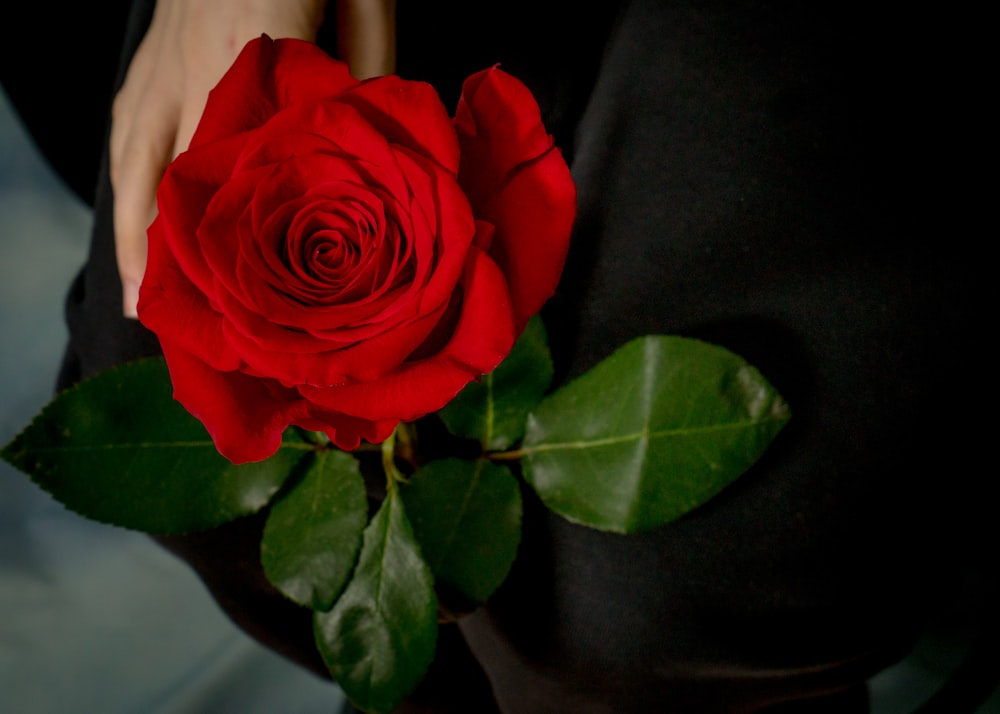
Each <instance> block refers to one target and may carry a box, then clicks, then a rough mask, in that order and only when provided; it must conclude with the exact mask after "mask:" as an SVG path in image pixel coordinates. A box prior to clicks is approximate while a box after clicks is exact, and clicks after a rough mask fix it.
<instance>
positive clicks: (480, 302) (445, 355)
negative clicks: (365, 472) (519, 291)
mask: <svg viewBox="0 0 1000 714" xmlns="http://www.w3.org/2000/svg"><path fill="white" fill-rule="evenodd" d="M464 287H465V297H464V301H463V304H462V312H461V315H460V317H459V319H458V323H457V324H456V326H455V331H454V333H453V334H452V336H451V339H450V340H449V342H448V343H447V344H446V345H445V346H444V348H443V349H442V350H441V351H440V352H438V353H437V354H435V355H433V356H431V357H427V358H425V359H420V360H415V361H413V362H409V363H404V364H403V366H402V367H401V368H400V369H399V370H398V371H397V372H395V373H392V374H390V375H389V376H387V377H385V378H384V379H380V380H377V381H373V382H369V383H364V384H352V385H347V386H344V387H334V388H329V389H324V388H322V387H311V386H301V387H299V392H300V393H301V394H302V395H303V396H304V397H306V398H307V399H308V400H310V401H312V402H314V403H316V404H319V405H323V406H327V407H330V408H333V409H337V410H338V411H342V412H344V413H347V414H353V415H356V416H359V417H363V418H366V419H372V420H381V419H389V418H398V419H402V420H403V421H410V420H413V419H417V418H419V417H421V416H424V415H425V414H429V413H431V412H433V411H436V410H438V409H440V408H441V407H443V406H444V405H445V404H447V403H448V402H450V401H451V400H452V399H453V398H454V397H455V395H456V394H458V392H459V391H461V389H462V388H463V387H464V386H465V385H466V384H468V383H469V382H471V381H472V380H473V379H476V378H478V377H480V376H481V375H483V374H486V373H487V372H490V371H492V370H493V369H494V368H495V367H496V366H497V365H498V364H500V362H501V361H502V360H503V359H504V357H506V356H507V354H508V353H509V352H510V348H511V346H512V345H513V344H514V321H513V315H512V313H511V308H510V301H509V300H510V298H509V294H508V291H507V284H506V281H505V280H504V276H503V274H502V273H501V272H500V270H499V268H497V265H496V263H494V262H493V260H492V259H490V257H489V256H487V255H486V254H485V253H483V252H482V251H480V250H479V249H477V248H472V249H471V250H470V252H469V263H468V266H467V270H466V274H465V279H464Z"/></svg>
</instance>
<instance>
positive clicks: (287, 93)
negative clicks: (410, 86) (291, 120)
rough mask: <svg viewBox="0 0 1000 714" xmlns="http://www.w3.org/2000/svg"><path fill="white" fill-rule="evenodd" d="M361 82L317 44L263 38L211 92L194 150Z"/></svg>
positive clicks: (251, 44)
mask: <svg viewBox="0 0 1000 714" xmlns="http://www.w3.org/2000/svg"><path fill="white" fill-rule="evenodd" d="M357 83H358V81H357V80H356V79H354V78H353V77H351V75H350V72H348V70H347V64H346V63H344V62H340V61H339V60H335V59H334V58H332V57H330V56H329V55H328V54H326V53H325V52H324V51H323V50H321V49H320V48H319V47H317V46H316V45H315V44H313V43H311V42H306V41H305V40H296V39H291V38H282V39H279V40H272V39H271V38H270V37H268V36H267V35H261V36H260V37H259V38H257V39H254V40H251V41H250V42H248V43H247V44H246V45H245V46H244V47H243V49H242V50H241V51H240V54H239V55H238V56H237V57H236V60H235V61H234V62H233V65H232V66H231V67H230V68H229V70H228V71H227V72H226V74H225V75H223V77H222V79H221V80H220V81H219V83H218V84H217V85H216V86H215V88H214V89H213V90H212V91H211V92H210V93H209V95H208V101H207V103H206V105H205V111H204V113H203V115H202V118H201V121H200V122H199V124H198V127H197V128H196V129H195V133H194V136H193V137H192V139H191V146H192V147H194V146H199V145H201V144H205V143H208V142H211V141H215V140H216V139H219V138H223V137H227V136H232V135H233V134H238V133H240V132H243V131H246V130H248V129H253V128H255V127H258V126H260V125H261V124H263V123H264V122H266V121H267V120H268V119H269V118H270V117H271V116H273V115H274V114H275V113H276V112H278V111H280V110H281V109H282V108H283V107H286V106H288V105H289V104H294V103H296V102H303V101H309V100H315V99H322V98H325V97H335V96H337V95H338V94H340V93H341V92H343V91H344V90H345V89H348V88H349V87H353V86H355V85H356V84H357Z"/></svg>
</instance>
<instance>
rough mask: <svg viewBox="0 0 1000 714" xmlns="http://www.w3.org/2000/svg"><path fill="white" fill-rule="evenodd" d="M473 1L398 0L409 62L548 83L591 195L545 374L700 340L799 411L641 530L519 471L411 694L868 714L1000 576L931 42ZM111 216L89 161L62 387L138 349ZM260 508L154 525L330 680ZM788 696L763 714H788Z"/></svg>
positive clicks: (548, 110)
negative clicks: (620, 530) (632, 346)
mask: <svg viewBox="0 0 1000 714" xmlns="http://www.w3.org/2000/svg"><path fill="white" fill-rule="evenodd" d="M144 5H145V3H142V2H140V3H137V6H138V7H139V11H138V12H137V13H136V14H135V15H134V17H133V19H132V20H131V21H130V24H129V25H128V28H127V32H126V33H125V35H126V42H125V47H126V49H125V53H124V55H123V57H125V58H126V59H127V58H128V57H129V56H130V54H131V52H132V51H134V47H135V44H136V43H137V42H138V40H139V38H141V32H142V28H143V27H144V23H145V22H147V21H148V7H145V8H144ZM478 5H479V4H478V3H399V8H398V10H399V23H398V27H399V30H398V33H399V74H400V75H402V76H403V77H405V78H408V79H426V80H428V81H430V82H432V83H433V84H434V86H436V87H437V88H438V89H439V91H440V92H441V94H442V97H443V99H444V100H445V101H446V103H448V105H449V107H452V106H453V105H454V101H455V100H456V98H457V96H458V91H459V88H460V82H461V80H462V78H464V77H465V76H466V75H468V74H471V73H472V72H474V71H476V70H479V69H482V68H484V67H487V66H489V65H492V64H495V63H499V64H500V65H501V66H502V67H503V68H504V69H505V70H507V71H508V72H510V73H511V74H513V75H515V76H517V77H519V78H521V79H522V80H524V81H525V82H526V83H527V84H528V85H529V87H531V89H532V90H533V91H534V92H535V94H536V96H537V97H538V99H539V101H540V104H541V106H542V109H543V116H544V118H545V120H546V122H547V125H548V127H549V129H550V131H552V132H553V133H554V134H555V135H556V138H557V141H558V143H559V144H560V146H562V147H563V149H564V153H565V154H566V156H567V158H568V159H569V161H570V164H571V168H572V171H573V174H574V177H575V179H576V181H577V184H578V190H579V204H580V213H579V220H578V223H577V227H576V231H575V234H574V238H573V243H572V246H571V254H570V258H569V261H568V264H567V267H566V271H565V274H564V276H563V280H562V282H561V283H560V286H559V289H558V293H557V295H556V296H555V298H553V300H552V301H551V302H550V303H549V304H548V305H547V306H546V308H545V310H544V313H543V315H544V317H545V319H546V325H547V327H548V329H549V333H550V340H551V344H552V350H553V355H554V359H555V361H556V367H557V379H558V380H560V381H564V380H566V379H569V378H572V377H573V376H575V375H578V374H580V373H582V372H583V371H584V370H586V369H588V368H589V367H591V366H593V365H594V364H596V363H597V362H598V361H599V360H600V359H602V358H603V357H605V356H607V355H608V354H609V353H610V352H611V351H612V350H614V349H615V348H617V347H618V346H620V345H621V344H623V343H624V342H625V341H627V340H628V339H630V338H632V337H635V336H638V335H642V334H648V333H671V334H681V335H687V336H693V337H700V338H703V339H706V340H709V341H711V342H715V343H718V344H720V345H723V346H725V347H728V348H729V349H731V350H733V351H735V352H737V353H739V354H741V355H742V356H744V357H745V358H746V359H747V360H748V361H750V362H751V363H752V364H754V365H755V366H757V367H758V368H759V369H760V370H761V371H762V372H763V374H764V375H765V376H766V377H767V378H768V379H769V380H770V381H771V383H772V384H774V386H775V387H776V388H777V389H778V390H779V391H780V392H781V393H782V395H783V396H784V397H785V398H786V400H787V401H788V402H789V404H790V405H791V409H792V413H793V418H792V421H791V423H790V424H789V426H788V427H787V428H786V429H785V431H783V432H782V433H781V434H780V435H779V437H778V439H777V440H776V442H775V443H774V444H773V446H772V448H771V449H770V450H769V451H768V452H767V454H766V455H765V458H764V459H763V460H762V461H760V462H759V463H758V464H757V465H756V466H755V467H754V468H753V469H752V470H751V472H750V473H748V474H747V475H746V476H744V477H743V478H741V479H740V480H738V481H737V482H736V483H735V484H734V485H732V486H731V487H729V488H727V489H726V490H725V491H724V492H723V493H721V494H720V495H719V496H717V497H716V498H714V499H713V500H712V501H711V502H709V503H708V504H706V505H705V506H703V507H701V508H700V509H698V510H696V511H695V512H693V513H691V514H689V515H688V516H685V517H684V518H682V519H680V520H679V521H677V522H675V523H672V524H669V525H667V526H665V527H662V528H659V529H657V530H655V531H654V532H651V533H645V534H641V535H635V536H629V537H621V536H617V535H611V534H607V533H600V532H596V531H592V530H589V529H586V528H581V527H578V526H574V525H572V524H570V523H568V522H566V521H564V520H562V519H560V518H559V517H557V516H554V515H552V514H551V513H549V512H547V511H546V510H545V509H544V508H543V507H541V506H540V504H539V503H537V501H535V500H533V498H532V496H531V493H530V492H529V491H526V493H525V497H526V499H527V502H526V512H525V524H524V527H525V532H524V540H523V542H522V546H521V550H520V556H519V559H518V561H517V563H516V564H515V568H514V571H513V572H512V574H511V577H510V578H509V580H508V581H507V582H506V583H505V584H504V585H503V586H502V587H501V588H500V590H499V591H498V592H497V593H496V595H495V597H494V598H493V599H492V600H491V601H490V603H489V604H488V605H487V606H485V607H483V608H480V609H479V610H478V611H476V612H475V613H474V614H473V615H471V616H469V617H467V618H464V619H463V620H461V621H460V623H459V624H458V626H457V627H456V626H453V625H452V626H446V627H444V628H443V630H442V636H441V645H440V646H441V655H440V657H439V660H438V661H437V662H436V663H435V666H434V668H433V670H432V672H431V675H430V676H429V677H428V679H427V681H426V682H425V683H424V685H422V686H421V687H420V689H418V691H417V692H416V693H415V695H414V698H413V701H412V702H411V703H409V704H408V705H407V706H406V707H404V710H405V711H414V712H418V711H455V712H474V713H475V712H490V711H500V712H504V714H535V713H539V714H559V713H560V712H567V713H570V712H571V713H572V714H591V713H594V714H596V713H615V714H632V713H636V714H638V713H642V714H647V713H649V712H691V713H701V712H750V711H759V710H763V709H764V708H766V707H771V706H775V707H777V705H779V704H780V703H781V702H783V701H785V700H793V699H807V698H814V697H829V699H825V700H823V701H827V702H828V704H827V705H825V706H827V707H828V708H827V709H820V704H819V703H818V702H819V701H821V700H820V699H810V703H808V704H803V705H802V706H803V707H806V706H810V707H813V708H811V709H801V711H839V712H850V711H857V712H863V711H867V702H866V698H865V696H864V691H863V685H864V682H865V680H866V679H867V678H869V677H870V676H872V675H873V674H875V673H876V672H878V671H879V670H881V669H882V668H884V667H886V666H888V665H890V664H892V663H894V662H895V661H897V660H898V659H899V658H900V657H902V656H903V655H904V654H905V653H906V652H907V650H908V648H909V647H910V646H911V645H912V643H913V641H914V639H915V638H916V637H917V636H918V635H919V633H920V631H921V629H922V627H923V626H924V625H925V624H926V623H927V621H928V620H929V619H930V618H932V617H933V616H934V613H935V612H936V611H937V610H938V609H939V608H940V607H942V606H943V604H944V603H947V602H948V601H949V599H950V598H952V597H954V595H955V594H956V591H957V589H958V587H959V584H960V578H961V576H962V574H963V572H965V571H966V569H972V570H974V571H976V572H981V573H985V579H986V582H988V583H989V584H990V586H991V587H993V586H994V585H995V583H996V573H995V568H994V563H993V561H994V559H995V556H994V555H993V554H994V553H995V550H994V548H995V545H996V540H995V536H994V535H993V534H992V533H991V531H990V529H989V528H988V527H987V523H988V520H987V508H986V505H985V504H986V503H987V502H988V500H987V499H986V498H985V496H984V494H985V488H986V486H985V484H984V483H983V481H984V477H985V476H986V475H985V474H983V473H982V472H981V470H980V468H979V458H978V456H979V452H980V451H981V450H982V448H983V445H985V444H988V443H990V442H989V441H988V434H987V428H988V424H987V423H986V420H982V419H980V418H979V417H978V416H976V415H978V414H979V411H980V409H977V408H976V407H979V406H980V404H983V405H986V406H985V407H984V408H987V409H988V406H989V404H991V400H990V399H989V396H988V394H987V393H986V390H987V389H990V387H989V386H987V385H986V384H985V383H986V382H989V381H990V378H989V377H988V376H987V375H989V374H990V372H988V371H987V361H986V355H987V354H989V353H988V352H987V351H986V345H985V337H986V332H987V331H986V330H985V329H984V326H985V325H987V324H989V323H988V322H987V320H986V305H987V301H986V287H985V277H984V276H985V261H984V259H983V257H982V256H981V255H979V251H980V249H979V248H978V241H977V239H975V237H974V234H973V233H969V232H964V231H955V230H954V229H955V227H956V224H955V222H954V221H949V222H948V223H945V222H944V221H943V217H944V215H945V213H946V212H948V211H950V210H951V206H950V204H949V190H948V186H947V185H946V184H945V183H943V182H941V181H940V179H939V176H940V174H938V173H937V171H936V169H937V165H936V164H935V159H937V158H940V156H939V155H938V153H937V149H936V147H935V144H934V142H933V140H932V138H931V137H932V136H933V134H932V133H931V130H932V128H933V129H934V130H940V128H941V125H940V123H939V122H940V121H941V120H942V117H941V116H939V115H938V114H937V113H936V111H935V109H934V106H933V105H934V102H933V101H929V100H928V99H927V96H926V90H925V89H924V84H923V83H925V82H928V79H927V76H926V75H921V74H920V73H921V72H922V70H924V69H927V68H926V67H922V66H920V65H919V64H918V61H917V60H916V59H915V58H916V57H918V56H919V55H918V54H917V53H916V52H914V51H913V50H915V49H916V47H915V45H911V43H912V42H913V41H912V40H911V39H910V38H912V37H914V36H919V33H917V32H916V31H915V30H914V28H909V27H907V26H906V24H905V22H906V21H905V20H901V19H900V18H898V17H895V16H892V15H890V13H889V12H888V11H882V10H872V9H871V8H870V7H869V8H866V10H865V12H863V13H862V12H860V11H856V10H853V9H852V8H850V7H848V6H846V5H844V4H829V6H828V5H826V4H822V5H821V6H816V5H815V4H813V3H805V4H800V3H783V2H706V3H696V2H670V3H667V2H659V1H657V0H634V1H633V2H622V3H617V4H616V3H599V4H598V5H597V6H596V7H594V8H586V9H584V8H582V7H581V6H580V5H578V4H572V5H571V4H569V3H565V4H564V3H560V2H556V3H549V4H548V5H545V4H544V3H538V2H532V3H520V2H513V3H497V4H495V6H494V7H493V9H492V10H485V9H482V8H481V7H478ZM431 6H433V7H431ZM473 8H475V9H473ZM901 23H902V24H901ZM327 29H329V28H327ZM326 36H333V33H332V31H330V32H329V33H328V35H326V34H325V35H324V38H325V37H326ZM331 51H332V50H331ZM918 75H919V77H918ZM918 78H919V81H920V82H921V83H920V84H918ZM928 83H929V82H928ZM918 90H921V91H920V92H919V93H918ZM29 126H30V123H29ZM84 158H85V157H84ZM85 163H86V162H85V161H81V162H80V163H78V164H77V165H78V166H81V165H84V164H85ZM57 165H59V164H58V162H57ZM87 168H90V167H87ZM72 183H73V184H74V185H79V184H80V181H79V180H74V181H73V182H72ZM110 206H111V193H110V189H109V186H108V183H107V175H106V165H105V167H104V168H103V169H102V173H101V179H100V182H99V183H98V184H97V192H96V203H95V224H94V233H93V250H92V252H91V255H90V258H89V261H88V263H87V265H86V266H85V267H84V269H83V271H82V273H81V276H80V278H79V279H78V280H77V281H76V283H75V284H74V286H73V288H72V290H71V292H70V294H69V298H68V304H67V318H68V321H69V326H70V331H71V343H70V345H69V348H68V351H67V359H66V367H65V371H64V373H63V375H62V377H61V380H60V386H65V385H68V384H70V383H72V382H73V381H75V380H77V379H79V378H80V377H82V376H84V375H87V374H91V373H93V372H95V371H97V370H100V369H103V368H105V367H109V366H111V365H113V364H116V363H119V362H122V361H124V360H127V359H130V358H133V357H137V356H140V355H145V354H152V353H155V352H156V351H157V346H156V340H155V338H154V337H153V336H152V335H151V334H149V333H148V332H146V331H145V330H144V329H143V328H142V327H141V326H140V325H139V324H137V323H136V322H134V321H130V320H125V319H123V318H121V317H120V313H121V309H120V296H119V283H118V278H117V272H116V268H115V261H114V255H113V239H112V232H111V231H112V225H111V208H110ZM946 226H947V227H949V228H950V229H951V230H945V227H946ZM261 523H262V521H261V518H260V517H254V518H248V519H243V520H241V521H240V522H237V523H234V524H230V525H227V526H224V527H222V528H219V529H217V530H216V531H213V532H210V533H207V534H201V535H198V536H192V537H188V538H176V539H169V540H168V539H164V540H163V541H162V542H163V543H164V544H165V545H166V546H167V547H170V548H171V549H173V550H175V552H178V553H179V554H180V555H182V557H184V558H185V559H187V560H188V562H190V563H191V564H192V565H193V567H195V568H196V569H197V570H198V571H199V573H200V574H201V575H202V577H203V578H204V579H205V580H206V583H207V584H208V585H209V587H210V588H211V589H212V591H213V593H214V594H215V595H216V597H217V598H218V599H219V602H220V604H221V605H222V606H223V607H224V608H225V609H226V611H227V612H228V613H229V614H230V616H232V617H233V618H234V620H235V621H236V622H238V623H239V624H240V625H241V626H243V627H245V628H247V630H248V631H250V632H251V633H252V634H254V635H255V636H257V637H258V638H260V639H261V640H262V641H264V642H265V643H267V644H268V645H269V646H271V647H274V648H275V649H278V650H279V651H283V652H285V653H286V654H288V655H289V656H291V657H293V658H295V659H297V660H298V661H300V662H303V663H304V664H306V665H307V666H312V667H314V668H316V669H317V670H318V671H320V672H322V671H323V667H322V664H321V663H320V662H319V661H318V659H317V658H316V655H315V652H314V651H313V645H312V635H311V632H310V630H309V615H308V613H307V612H305V611H303V610H300V609H298V608H296V607H294V606H292V605H289V604H287V603H286V602H285V601H283V600H282V599H281V598H280V596H277V595H276V594H275V593H274V592H273V591H271V590H270V589H269V588H268V586H267V585H266V583H265V582H264V581H263V578H262V577H261V575H260V573H259V564H258V560H257V551H256V546H257V534H258V531H259V529H260V527H261ZM290 633H294V634H290ZM786 706H787V707H788V708H785V707H782V708H780V709H779V708H775V709H774V710H773V711H774V712H779V711H781V712H792V711H800V709H793V708H791V707H792V705H791V704H788V705H786Z"/></svg>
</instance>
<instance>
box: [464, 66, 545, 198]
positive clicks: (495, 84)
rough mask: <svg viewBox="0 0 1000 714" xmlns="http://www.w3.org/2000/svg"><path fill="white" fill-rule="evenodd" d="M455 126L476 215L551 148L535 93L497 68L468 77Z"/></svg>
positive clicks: (466, 185) (468, 189) (466, 184)
mask: <svg viewBox="0 0 1000 714" xmlns="http://www.w3.org/2000/svg"><path fill="white" fill-rule="evenodd" d="M455 128H456V130H457V131H458V139H459V145H460V146H461V149H462V162H461V166H460V168H459V183H461V184H462V188H464V189H465V191H466V193H467V194H468V195H469V200H470V201H471V202H472V207H473V210H474V211H476V212H477V214H478V210H479V208H480V206H482V204H483V202H484V201H486V200H487V199H488V198H489V197H490V196H491V195H493V194H494V193H496V192H497V191H499V190H500V188H501V187H502V186H503V185H504V184H506V183H507V181H508V180H509V177H510V174H511V173H512V172H513V171H514V170H515V169H516V168H517V167H518V166H520V165H521V164H523V163H525V162H527V161H532V160H533V159H536V158H538V157H539V156H541V155H542V154H544V153H546V152H547V151H548V150H549V149H550V148H551V147H552V137H550V136H549V135H548V134H547V133H546V131H545V127H544V126H543V124H542V118H541V112H540V110H539V108H538V103H537V102H536V101H535V98H534V96H533V95H532V94H531V91H530V90H529V89H528V88H527V87H526V86H525V85H524V84H523V83H522V82H521V81H520V80H518V79H515V78H514V77H512V76H511V75H509V74H507V73H506V72H504V71H502V70H499V69H497V68H495V67H494V68H491V69H486V70H483V71H481V72H477V73H476V74H474V75H472V76H471V77H469V78H468V79H467V80H465V83H464V84H463V85H462V96H461V98H460V99H459V102H458V106H457V107H456V109H455Z"/></svg>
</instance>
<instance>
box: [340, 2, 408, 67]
mask: <svg viewBox="0 0 1000 714" xmlns="http://www.w3.org/2000/svg"><path fill="white" fill-rule="evenodd" d="M337 44H338V46H339V52H340V56H341V57H343V58H344V59H345V60H346V62H347V64H348V65H349V66H350V68H351V74H352V75H353V76H354V77H355V78H357V79H367V78H369V77H380V76H383V75H386V74H391V73H392V72H394V71H395V70H396V2H395V0H340V1H339V2H338V3H337Z"/></svg>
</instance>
